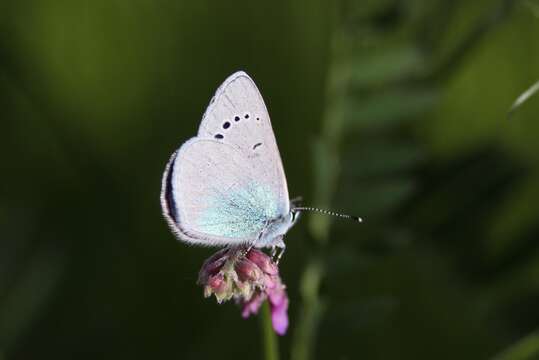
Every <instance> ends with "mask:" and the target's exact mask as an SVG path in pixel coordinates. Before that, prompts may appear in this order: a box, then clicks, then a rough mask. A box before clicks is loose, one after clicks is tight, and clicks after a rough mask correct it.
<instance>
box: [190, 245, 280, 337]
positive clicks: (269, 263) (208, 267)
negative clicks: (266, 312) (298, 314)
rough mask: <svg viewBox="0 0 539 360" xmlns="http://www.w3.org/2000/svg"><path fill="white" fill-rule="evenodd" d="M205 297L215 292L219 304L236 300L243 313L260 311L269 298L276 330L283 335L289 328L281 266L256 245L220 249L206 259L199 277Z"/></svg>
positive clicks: (247, 315) (248, 314)
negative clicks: (280, 273) (255, 246)
mask: <svg viewBox="0 0 539 360" xmlns="http://www.w3.org/2000/svg"><path fill="white" fill-rule="evenodd" d="M198 283H199V284H200V285H202V286H203V287H204V296H205V297H210V296H211V295H215V298H216V299H217V302H218V303H222V302H225V301H228V300H230V299H234V300H235V301H236V303H238V304H239V305H240V306H241V307H242V312H241V315H242V317H243V318H248V317H249V316H251V315H254V314H257V313H258V310H259V309H260V306H262V304H263V303H264V301H265V300H268V302H269V306H270V310H271V321H272V325H273V329H274V330H275V332H276V333H277V334H279V335H284V334H285V333H286V330H287V328H288V296H287V294H286V290H285V289H286V286H285V285H284V284H283V283H282V281H281V278H280V276H279V268H278V266H277V264H276V263H275V262H274V261H273V260H272V259H271V257H270V256H268V255H267V254H265V253H264V252H263V251H261V250H259V249H255V248H250V249H248V248H245V247H234V248H226V249H222V250H220V251H218V252H217V253H215V254H214V255H212V256H211V257H210V258H209V259H207V260H206V261H205V262H204V264H203V265H202V268H201V269H200V273H199V276H198Z"/></svg>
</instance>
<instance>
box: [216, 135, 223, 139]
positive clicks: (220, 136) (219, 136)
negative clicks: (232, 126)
mask: <svg viewBox="0 0 539 360" xmlns="http://www.w3.org/2000/svg"><path fill="white" fill-rule="evenodd" d="M214 137H215V138H216V139H222V138H224V136H223V134H217V135H215V136H214Z"/></svg>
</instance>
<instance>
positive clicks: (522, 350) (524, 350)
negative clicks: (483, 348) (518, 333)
mask: <svg viewBox="0 0 539 360" xmlns="http://www.w3.org/2000/svg"><path fill="white" fill-rule="evenodd" d="M538 357H539V332H533V333H531V334H530V335H528V336H526V337H524V338H523V339H521V340H519V341H517V342H516V343H515V344H513V345H511V346H510V347H509V348H508V349H507V350H504V351H503V352H502V353H501V354H499V355H497V356H495V357H494V358H493V359H492V360H531V359H537V358H538Z"/></svg>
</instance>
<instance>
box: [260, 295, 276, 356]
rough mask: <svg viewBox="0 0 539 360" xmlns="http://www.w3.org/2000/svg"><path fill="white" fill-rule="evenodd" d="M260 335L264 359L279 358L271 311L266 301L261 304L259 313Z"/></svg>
mask: <svg viewBox="0 0 539 360" xmlns="http://www.w3.org/2000/svg"><path fill="white" fill-rule="evenodd" d="M260 319H261V326H262V337H263V342H264V359H266V360H279V342H278V339H277V335H276V334H275V331H273V326H272V324H271V312H270V308H269V304H268V302H267V301H265V302H264V304H263V305H262V312H261V314H260Z"/></svg>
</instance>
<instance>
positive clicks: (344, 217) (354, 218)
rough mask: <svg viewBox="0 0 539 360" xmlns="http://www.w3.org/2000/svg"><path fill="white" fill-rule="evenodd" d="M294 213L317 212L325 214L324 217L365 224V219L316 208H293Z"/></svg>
mask: <svg viewBox="0 0 539 360" xmlns="http://www.w3.org/2000/svg"><path fill="white" fill-rule="evenodd" d="M292 211H293V212H296V211H315V212H318V213H321V214H324V215H331V216H337V217H340V218H343V219H350V220H353V221H356V222H363V219H362V218H360V217H359V216H352V215H346V214H339V213H336V212H333V211H329V210H324V209H319V208H315V207H304V206H299V207H295V208H293V209H292Z"/></svg>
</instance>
